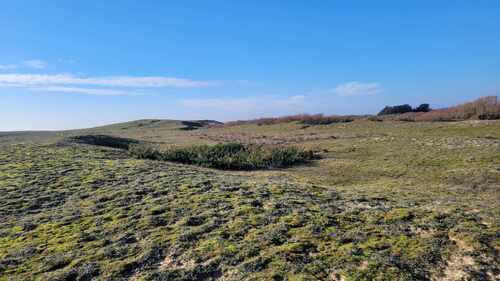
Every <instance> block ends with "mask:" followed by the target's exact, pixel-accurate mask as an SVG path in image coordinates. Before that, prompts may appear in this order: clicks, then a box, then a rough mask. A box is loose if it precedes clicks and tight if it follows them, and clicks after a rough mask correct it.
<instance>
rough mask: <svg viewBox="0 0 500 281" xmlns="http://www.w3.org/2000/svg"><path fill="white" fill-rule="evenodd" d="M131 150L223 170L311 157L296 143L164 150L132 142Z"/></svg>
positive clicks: (148, 156) (139, 155)
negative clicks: (290, 144)
mask: <svg viewBox="0 0 500 281" xmlns="http://www.w3.org/2000/svg"><path fill="white" fill-rule="evenodd" d="M129 151H130V153H131V154H132V155H133V156H135V157H137V158H141V159H152V160H163V161H172V162H179V163H184V164H193V165H199V166H203V167H210V168H217V169H224V170H256V169H270V168H282V167H288V166H292V165H295V164H299V163H304V162H307V161H309V160H312V159H313V158H314V157H315V155H314V153H313V152H312V151H310V150H303V149H300V148H296V147H263V146H246V145H243V144H240V143H226V144H217V145H211V146H209V145H196V146H190V147H172V148H168V149H164V150H160V149H157V148H155V147H152V146H147V145H133V146H131V147H130V149H129Z"/></svg>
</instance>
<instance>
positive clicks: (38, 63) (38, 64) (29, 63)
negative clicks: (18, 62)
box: [22, 59, 47, 69]
mask: <svg viewBox="0 0 500 281" xmlns="http://www.w3.org/2000/svg"><path fill="white" fill-rule="evenodd" d="M22 65H23V66H26V67H29V68H36V69H42V68H45V67H46V66H47V63H46V62H45V61H43V60H38V59H34V60H25V61H23V63H22Z"/></svg>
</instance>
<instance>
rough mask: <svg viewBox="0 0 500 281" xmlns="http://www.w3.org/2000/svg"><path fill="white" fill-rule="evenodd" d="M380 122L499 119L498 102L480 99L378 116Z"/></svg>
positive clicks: (491, 97)
mask: <svg viewBox="0 0 500 281" xmlns="http://www.w3.org/2000/svg"><path fill="white" fill-rule="evenodd" d="M377 118H382V119H381V120H397V121H411V122H415V121H416V122H418V121H461V120H469V119H479V120H495V119H500V102H498V98H497V97H496V96H489V97H482V98H479V99H477V100H475V101H472V102H468V103H464V104H461V105H457V106H452V107H448V108H443V109H435V110H432V111H429V112H408V113H403V114H398V115H392V116H380V115H379V116H378V117H377Z"/></svg>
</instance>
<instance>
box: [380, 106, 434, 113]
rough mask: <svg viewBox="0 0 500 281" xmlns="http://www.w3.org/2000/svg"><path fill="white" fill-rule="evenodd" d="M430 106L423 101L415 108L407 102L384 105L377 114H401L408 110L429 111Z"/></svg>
mask: <svg viewBox="0 0 500 281" xmlns="http://www.w3.org/2000/svg"><path fill="white" fill-rule="evenodd" d="M429 111H431V108H430V106H429V104H427V103H423V104H421V105H419V106H417V107H416V108H412V107H411V105H409V104H402V105H395V106H386V107H384V109H382V110H381V111H380V112H379V113H378V115H390V114H403V113H408V112H429Z"/></svg>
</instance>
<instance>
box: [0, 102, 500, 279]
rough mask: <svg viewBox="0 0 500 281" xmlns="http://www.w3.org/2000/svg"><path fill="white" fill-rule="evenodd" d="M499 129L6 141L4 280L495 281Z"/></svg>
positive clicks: (491, 114)
mask: <svg viewBox="0 0 500 281" xmlns="http://www.w3.org/2000/svg"><path fill="white" fill-rule="evenodd" d="M499 113H500V110H499V107H498V101H497V99H496V98H492V97H488V98H483V99H480V100H478V101H475V102H472V103H468V104H464V105H460V106H457V107H450V108H447V109H434V110H431V111H429V112H409V113H404V114H393V115H383V116H352V117H338V116H335V117H332V116H323V115H300V116H292V117H282V118H266V119H259V120H251V121H245V122H233V123H230V124H220V123H218V122H215V121H209V120H202V121H176V120H156V119H150V120H138V121H133V122H127V123H120V124H113V125H109V126H103V127H99V128H92V129H86V130H74V131H64V132H44V133H38V132H25V133H16V132H12V133H2V134H0V199H1V201H0V280H2V281H3V280H6V281H7V280H9V281H10V280H23V281H24V280H134V281H138V280H226V281H227V280H334V281H335V280H497V279H498V274H499V272H500V264H499V256H498V245H499V238H498V233H499V232H500V227H499V225H500V223H499V218H500V208H499V206H498V202H500V197H499V196H500V195H499V194H500V192H499V189H500V154H499V151H500V120H492V119H498V116H499ZM311 120H312V121H311ZM407 121H412V122H407ZM442 121H446V122H442ZM214 168H215V169H214ZM277 168H279V169H277ZM234 170H252V171H245V172H242V171H234Z"/></svg>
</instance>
